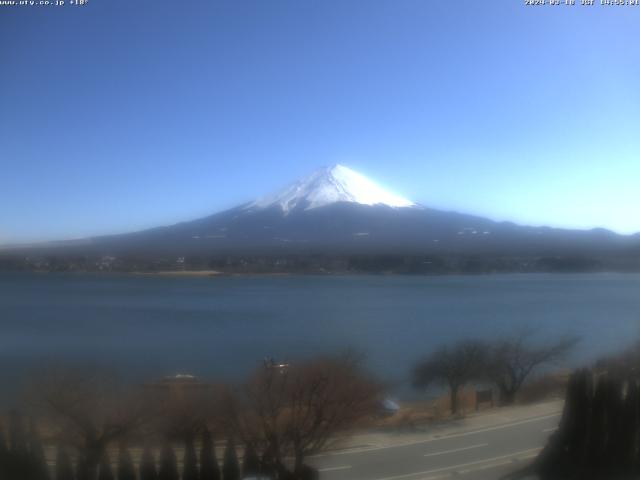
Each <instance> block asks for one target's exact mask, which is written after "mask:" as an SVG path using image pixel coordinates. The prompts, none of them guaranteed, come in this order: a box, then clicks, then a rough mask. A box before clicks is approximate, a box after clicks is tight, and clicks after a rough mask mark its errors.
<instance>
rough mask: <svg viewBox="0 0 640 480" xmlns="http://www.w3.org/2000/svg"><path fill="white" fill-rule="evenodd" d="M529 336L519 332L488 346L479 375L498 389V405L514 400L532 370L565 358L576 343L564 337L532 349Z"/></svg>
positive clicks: (573, 339)
mask: <svg viewBox="0 0 640 480" xmlns="http://www.w3.org/2000/svg"><path fill="white" fill-rule="evenodd" d="M531 335H532V332H531V331H530V330H529V329H523V330H522V331H521V332H519V333H518V334H517V335H515V336H513V337H511V338H504V339H502V340H498V341H497V342H495V343H493V344H492V345H490V346H489V349H488V355H487V361H486V364H485V366H484V367H485V372H483V373H484V374H486V376H487V377H488V379H489V380H491V381H492V382H493V383H495V385H496V386H497V387H498V390H499V391H500V403H501V404H502V405H510V404H512V403H513V402H514V401H515V398H516V394H517V393H518V391H519V390H520V388H521V387H522V385H523V384H524V382H525V380H526V379H527V378H528V377H529V376H530V375H531V373H532V372H533V371H534V370H535V369H536V368H538V367H540V366H541V365H544V364H549V363H553V362H556V361H558V360H561V359H563V358H565V357H566V355H567V354H568V353H569V352H570V351H571V349H572V348H573V347H574V346H575V344H576V343H577V339H576V338H574V337H565V338H562V339H560V340H558V341H557V342H553V343H550V344H549V343H547V344H545V345H542V346H533V345H531V344H530V338H531ZM483 376H485V375H481V377H483Z"/></svg>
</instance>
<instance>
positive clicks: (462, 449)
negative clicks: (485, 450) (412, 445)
mask: <svg viewBox="0 0 640 480" xmlns="http://www.w3.org/2000/svg"><path fill="white" fill-rule="evenodd" d="M488 446H489V444H488V443H479V444H477V445H471V446H469V447H460V448H454V449H452V450H444V451H442V452H434V453H426V454H425V455H424V456H425V457H436V456H438V455H446V454H447V453H455V452H464V451H465V450H472V449H474V448H481V447H488Z"/></svg>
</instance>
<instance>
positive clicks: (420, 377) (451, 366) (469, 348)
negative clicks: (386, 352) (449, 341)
mask: <svg viewBox="0 0 640 480" xmlns="http://www.w3.org/2000/svg"><path fill="white" fill-rule="evenodd" d="M486 354H487V346H486V345H485V344H484V343H482V342H479V341H476V340H465V341H461V342H459V343H457V344H455V345H453V346H451V347H449V346H444V347H441V348H439V349H437V350H436V351H434V352H433V353H432V354H431V355H429V356H428V357H427V358H425V359H424V360H422V361H421V362H419V363H418V364H417V365H416V366H415V367H414V369H413V384H414V386H415V387H416V388H427V387H428V386H430V385H432V384H440V385H445V386H447V387H448V388H449V395H450V397H451V413H452V414H453V415H455V414H457V413H458V392H459V390H460V389H461V388H462V387H464V386H465V385H466V384H467V383H469V382H471V381H473V380H476V379H478V378H480V377H481V376H482V374H483V369H484V366H485V362H486Z"/></svg>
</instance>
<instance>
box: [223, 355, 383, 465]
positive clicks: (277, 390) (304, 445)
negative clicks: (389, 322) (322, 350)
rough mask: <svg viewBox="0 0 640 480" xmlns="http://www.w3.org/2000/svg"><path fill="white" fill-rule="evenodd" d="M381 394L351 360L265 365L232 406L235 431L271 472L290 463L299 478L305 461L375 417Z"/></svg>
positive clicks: (323, 360) (334, 358)
mask: <svg viewBox="0 0 640 480" xmlns="http://www.w3.org/2000/svg"><path fill="white" fill-rule="evenodd" d="M380 393H381V389H380V386H379V384H378V383H377V382H375V381H373V380H372V379H371V378H370V377H369V376H368V375H367V374H366V373H365V372H363V370H362V369H361V367H360V364H359V361H358V360H357V359H356V357H355V356H353V355H349V354H347V355H344V356H336V357H330V358H321V359H317V360H313V361H308V362H303V363H299V364H294V365H291V366H278V365H271V366H270V365H265V366H264V367H263V368H260V369H259V370H258V371H257V372H256V373H255V375H254V376H253V378H252V379H251V380H250V381H249V383H248V385H247V387H246V389H245V390H244V392H243V395H242V397H241V399H240V402H239V403H236V407H235V413H234V415H233V418H234V419H235V425H234V428H235V431H236V433H237V434H238V435H239V436H241V438H242V439H243V440H244V441H245V443H247V444H248V445H252V446H256V445H258V446H259V447H260V448H259V449H260V450H262V451H263V452H264V453H265V456H264V457H263V458H269V459H270V462H272V463H273V464H272V465H271V466H270V467H269V468H271V469H275V470H282V469H283V468H284V463H285V458H287V457H291V458H293V460H294V464H293V471H294V474H296V475H299V474H300V472H302V471H303V464H304V459H305V458H306V457H307V456H308V455H311V454H314V453H317V452H319V451H322V450H323V449H324V448H326V447H327V445H328V444H329V443H330V442H331V441H332V440H334V439H335V436H336V434H338V433H340V432H345V431H347V430H348V429H349V428H350V427H353V426H354V425H355V424H356V423H357V422H358V421H359V420H360V419H362V418H363V417H366V416H368V415H370V414H371V413H372V412H373V411H374V409H375V407H376V404H377V401H378V400H379V395H380ZM269 473H271V472H269Z"/></svg>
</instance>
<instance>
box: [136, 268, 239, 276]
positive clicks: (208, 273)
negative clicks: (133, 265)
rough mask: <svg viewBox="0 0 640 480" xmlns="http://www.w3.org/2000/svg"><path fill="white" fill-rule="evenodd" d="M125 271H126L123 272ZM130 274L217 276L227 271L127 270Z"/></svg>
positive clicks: (225, 274)
mask: <svg viewBox="0 0 640 480" xmlns="http://www.w3.org/2000/svg"><path fill="white" fill-rule="evenodd" d="M125 273H126V272H125ZM128 273H129V274H130V275H142V276H145V277H146V276H152V277H217V276H227V275H228V274H227V273H224V272H220V271H218V270H161V271H158V272H144V271H140V272H128Z"/></svg>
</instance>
